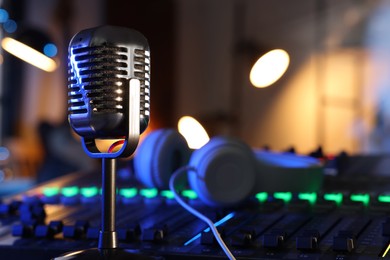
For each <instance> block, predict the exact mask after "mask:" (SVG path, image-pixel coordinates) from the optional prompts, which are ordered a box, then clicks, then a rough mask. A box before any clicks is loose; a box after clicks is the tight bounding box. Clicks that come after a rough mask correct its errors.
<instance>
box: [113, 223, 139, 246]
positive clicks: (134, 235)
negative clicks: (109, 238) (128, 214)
mask: <svg viewBox="0 0 390 260" xmlns="http://www.w3.org/2000/svg"><path fill="white" fill-rule="evenodd" d="M140 234H141V227H140V226H139V225H138V224H135V225H132V226H129V227H127V228H118V229H117V237H118V239H119V240H120V241H126V242H133V241H135V240H137V239H138V238H139V236H140Z"/></svg>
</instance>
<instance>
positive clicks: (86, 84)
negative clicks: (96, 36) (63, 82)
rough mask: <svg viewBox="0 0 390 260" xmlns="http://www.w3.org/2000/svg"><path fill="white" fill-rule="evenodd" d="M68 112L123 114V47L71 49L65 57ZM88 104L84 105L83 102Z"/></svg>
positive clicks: (125, 75) (125, 55)
mask: <svg viewBox="0 0 390 260" xmlns="http://www.w3.org/2000/svg"><path fill="white" fill-rule="evenodd" d="M68 64H69V70H68V73H69V79H68V112H69V114H70V115H72V114H86V113H88V111H89V109H90V110H91V111H90V112H93V113H96V114H99V113H123V109H124V106H123V102H124V100H123V95H124V93H125V92H124V87H125V84H124V79H125V78H127V77H129V75H128V70H127V69H126V68H127V64H128V56H127V49H126V48H125V47H116V46H93V47H89V46H87V47H79V48H74V49H72V53H70V55H69V63H68ZM86 101H88V102H86Z"/></svg>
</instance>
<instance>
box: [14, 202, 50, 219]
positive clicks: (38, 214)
mask: <svg viewBox="0 0 390 260" xmlns="http://www.w3.org/2000/svg"><path fill="white" fill-rule="evenodd" d="M19 213H20V221H21V222H22V223H25V224H26V223H28V224H30V223H35V224H43V222H44V219H45V217H46V212H45V209H44V207H43V204H42V203H40V202H39V203H32V204H29V203H23V204H22V205H21V206H20V207H19Z"/></svg>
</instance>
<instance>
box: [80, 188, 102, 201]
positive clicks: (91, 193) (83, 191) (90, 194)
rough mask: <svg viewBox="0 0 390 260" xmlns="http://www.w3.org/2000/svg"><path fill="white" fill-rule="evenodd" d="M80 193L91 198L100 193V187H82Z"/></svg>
mask: <svg viewBox="0 0 390 260" xmlns="http://www.w3.org/2000/svg"><path fill="white" fill-rule="evenodd" d="M80 193H81V195H83V196H84V197H86V198H91V197H93V196H96V195H98V193H99V189H98V188H97V187H83V188H81V189H80Z"/></svg>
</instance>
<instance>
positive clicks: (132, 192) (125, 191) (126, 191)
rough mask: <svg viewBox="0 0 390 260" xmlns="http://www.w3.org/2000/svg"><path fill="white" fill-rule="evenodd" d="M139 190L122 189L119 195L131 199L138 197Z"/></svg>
mask: <svg viewBox="0 0 390 260" xmlns="http://www.w3.org/2000/svg"><path fill="white" fill-rule="evenodd" d="M137 193H138V190H137V189H136V188H122V189H120V190H119V195H121V196H123V197H125V198H127V199H131V198H134V197H135V196H137Z"/></svg>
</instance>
